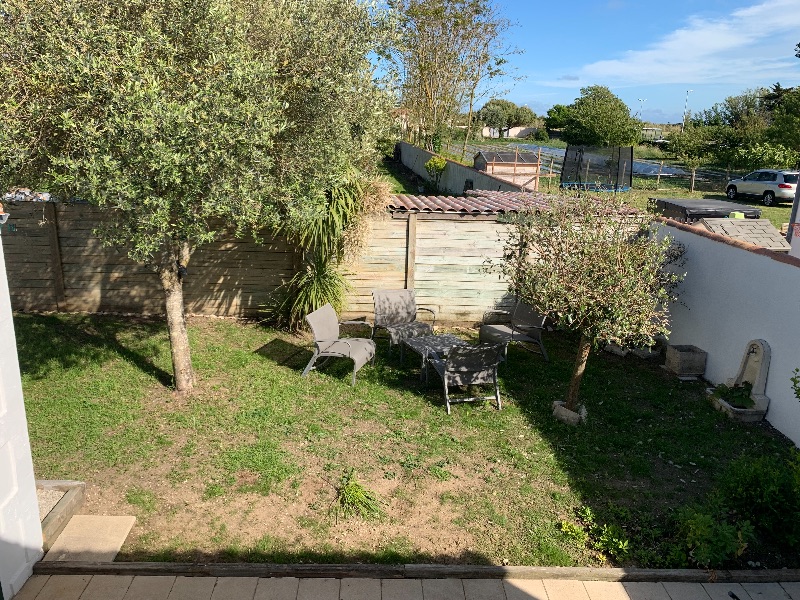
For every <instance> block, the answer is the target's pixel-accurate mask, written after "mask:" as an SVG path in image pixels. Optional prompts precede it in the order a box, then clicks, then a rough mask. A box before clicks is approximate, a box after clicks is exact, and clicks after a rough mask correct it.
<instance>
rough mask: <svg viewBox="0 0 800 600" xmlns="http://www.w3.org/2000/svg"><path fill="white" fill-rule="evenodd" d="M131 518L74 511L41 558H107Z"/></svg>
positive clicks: (121, 539) (119, 545)
mask: <svg viewBox="0 0 800 600" xmlns="http://www.w3.org/2000/svg"><path fill="white" fill-rule="evenodd" d="M135 522H136V517H131V516H117V517H109V516H97V515H75V516H74V517H72V518H71V519H70V521H69V523H67V526H66V527H64V531H62V532H61V535H59V536H58V538H57V539H56V541H55V542H53V545H52V546H51V548H50V550H49V551H48V552H47V554H46V555H45V557H44V558H43V559H42V560H43V561H45V562H47V561H86V562H111V561H113V560H114V557H116V556H117V553H118V552H119V550H120V548H122V544H124V543H125V539H126V538H127V537H128V533H130V530H131V528H132V527H133V524H134V523H135Z"/></svg>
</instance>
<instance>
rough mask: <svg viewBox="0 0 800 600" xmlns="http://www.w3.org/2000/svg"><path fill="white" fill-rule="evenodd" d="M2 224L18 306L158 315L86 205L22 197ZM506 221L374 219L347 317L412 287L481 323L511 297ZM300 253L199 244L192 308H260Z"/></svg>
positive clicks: (139, 269) (149, 282) (242, 312)
mask: <svg viewBox="0 0 800 600" xmlns="http://www.w3.org/2000/svg"><path fill="white" fill-rule="evenodd" d="M7 210H8V212H9V213H11V219H10V220H9V223H7V224H5V225H3V226H2V243H3V247H4V250H5V257H6V268H7V272H8V278H9V288H10V293H11V303H12V307H13V308H14V310H20V311H50V310H53V311H67V312H90V313H94V312H119V313H134V314H161V313H163V312H164V297H163V292H162V290H161V287H160V282H159V280H158V278H157V276H156V274H155V272H154V271H153V270H152V269H150V268H148V267H145V266H143V265H140V264H137V263H135V262H133V261H131V260H130V259H128V258H127V256H126V254H125V252H124V251H122V250H120V249H116V248H108V247H104V246H103V245H102V244H101V243H100V240H99V239H98V238H97V237H96V236H94V234H93V233H92V231H93V230H94V229H95V228H96V227H97V226H98V225H99V224H100V222H101V220H102V218H103V215H102V212H101V211H100V210H99V209H97V208H94V207H92V206H89V205H82V204H76V205H60V204H54V203H49V202H20V203H17V204H14V205H11V206H8V207H7ZM505 227H506V226H505V225H503V224H500V223H498V222H497V221H496V219H495V218H494V217H488V216H472V215H457V214H428V213H421V214H416V213H404V212H396V213H393V214H387V215H386V216H385V217H383V218H379V219H376V220H374V221H373V222H372V224H371V228H370V229H371V231H370V234H369V238H368V242H367V244H366V247H365V249H364V252H363V254H362V255H361V256H360V257H359V258H358V259H357V260H355V261H354V262H353V264H351V265H349V267H348V268H349V273H348V280H349V281H350V283H351V285H352V289H351V292H350V294H349V297H348V310H347V311H346V313H345V315H346V316H350V317H354V316H366V317H367V318H368V319H372V314H373V304H372V290H373V289H402V288H406V287H408V288H415V289H416V290H417V298H418V304H420V305H421V306H427V307H430V308H433V309H434V310H436V311H437V314H438V320H439V321H441V322H446V323H472V322H476V321H479V320H480V319H481V316H482V314H483V312H484V311H486V310H487V309H490V308H493V307H496V306H498V305H502V304H507V297H506V285H505V283H504V282H502V281H500V279H499V278H498V276H497V275H496V274H492V273H488V272H487V271H486V261H487V259H492V258H497V257H499V256H500V255H501V253H502V241H501V238H502V236H503V235H504V232H505ZM297 264H298V262H297V253H296V252H295V250H294V249H293V248H292V247H291V246H290V245H288V244H287V243H286V242H285V241H284V240H281V239H269V238H267V239H266V240H265V243H264V245H259V244H256V243H254V242H253V241H252V240H250V239H247V238H245V239H235V238H233V237H231V236H226V237H223V238H222V239H220V240H218V241H216V242H214V243H211V244H207V245H204V246H201V247H200V248H199V249H198V250H196V251H195V253H194V255H193V257H192V260H191V262H190V264H189V268H188V275H187V277H186V279H185V280H184V297H185V306H186V311H187V312H188V313H194V314H205V315H219V316H255V315H257V314H258V310H259V306H260V305H262V304H263V303H264V302H266V301H267V299H268V297H269V294H270V293H271V292H272V291H273V290H275V288H276V287H277V286H278V285H280V284H281V283H282V282H284V281H287V280H288V279H289V278H291V276H292V275H293V274H294V272H295V268H296V265H297Z"/></svg>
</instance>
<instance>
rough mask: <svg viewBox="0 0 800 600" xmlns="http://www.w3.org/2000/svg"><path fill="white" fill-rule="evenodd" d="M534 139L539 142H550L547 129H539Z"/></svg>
mask: <svg viewBox="0 0 800 600" xmlns="http://www.w3.org/2000/svg"><path fill="white" fill-rule="evenodd" d="M533 139H535V140H536V141H537V142H549V141H550V136H549V135H548V133H547V129H546V128H544V127H537V128H536V132H535V133H534V134H533Z"/></svg>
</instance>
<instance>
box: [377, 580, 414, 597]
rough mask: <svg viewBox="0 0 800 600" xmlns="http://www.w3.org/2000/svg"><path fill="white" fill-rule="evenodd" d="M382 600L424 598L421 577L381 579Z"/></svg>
mask: <svg viewBox="0 0 800 600" xmlns="http://www.w3.org/2000/svg"><path fill="white" fill-rule="evenodd" d="M381 598H382V600H422V598H423V596H422V580H421V579H384V580H383V581H381Z"/></svg>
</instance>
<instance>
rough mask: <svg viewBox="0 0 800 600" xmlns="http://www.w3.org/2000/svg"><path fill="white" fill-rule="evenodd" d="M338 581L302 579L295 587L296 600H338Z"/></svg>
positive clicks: (328, 578) (330, 579)
mask: <svg viewBox="0 0 800 600" xmlns="http://www.w3.org/2000/svg"><path fill="white" fill-rule="evenodd" d="M339 584H340V580H339V579H334V578H333V577H320V578H319V579H311V578H306V577H304V578H302V579H300V583H299V584H298V586H297V600H339V587H340V586H339Z"/></svg>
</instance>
